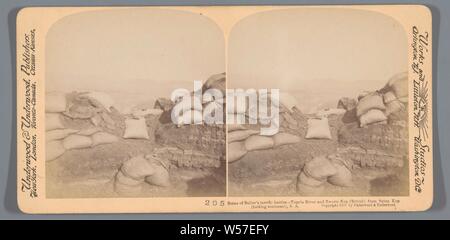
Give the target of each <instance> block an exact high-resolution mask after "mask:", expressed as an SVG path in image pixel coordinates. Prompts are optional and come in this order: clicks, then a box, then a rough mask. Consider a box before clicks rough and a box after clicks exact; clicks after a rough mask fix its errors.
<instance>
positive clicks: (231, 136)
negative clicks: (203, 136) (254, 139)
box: [227, 130, 259, 143]
mask: <svg viewBox="0 0 450 240" xmlns="http://www.w3.org/2000/svg"><path fill="white" fill-rule="evenodd" d="M258 133H259V131H257V130H237V131H233V132H230V133H228V135H227V141H228V142H229V143H231V142H237V141H242V140H244V139H247V138H248V137H250V136H251V135H254V134H258Z"/></svg>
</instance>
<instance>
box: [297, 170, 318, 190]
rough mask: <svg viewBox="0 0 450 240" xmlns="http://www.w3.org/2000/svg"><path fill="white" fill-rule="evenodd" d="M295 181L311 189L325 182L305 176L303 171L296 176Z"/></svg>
mask: <svg viewBox="0 0 450 240" xmlns="http://www.w3.org/2000/svg"><path fill="white" fill-rule="evenodd" d="M297 181H298V182H299V183H301V184H304V185H308V186H311V187H318V186H320V185H322V184H323V183H324V182H325V181H324V180H317V179H315V178H312V177H310V176H308V175H306V174H305V173H304V172H303V171H301V172H300V174H299V175H298V179H297Z"/></svg>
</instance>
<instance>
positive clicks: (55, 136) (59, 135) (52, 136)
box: [45, 128, 79, 142]
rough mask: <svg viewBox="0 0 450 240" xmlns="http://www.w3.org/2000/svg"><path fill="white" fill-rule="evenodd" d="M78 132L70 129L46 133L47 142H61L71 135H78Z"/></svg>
mask: <svg viewBox="0 0 450 240" xmlns="http://www.w3.org/2000/svg"><path fill="white" fill-rule="evenodd" d="M78 131H79V130H76V129H69V128H66V129H55V130H51V131H47V132H45V141H47V142H50V141H53V140H60V139H63V138H65V137H67V136H69V135H70V134H74V133H77V132H78Z"/></svg>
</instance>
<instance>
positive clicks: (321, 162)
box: [303, 156, 337, 181]
mask: <svg viewBox="0 0 450 240" xmlns="http://www.w3.org/2000/svg"><path fill="white" fill-rule="evenodd" d="M303 172H304V173H305V174H306V175H307V176H309V177H312V178H315V179H316V180H319V181H324V180H326V179H327V178H328V177H330V176H333V175H334V174H336V173H337V169H336V167H335V166H334V165H333V164H332V163H331V162H330V160H328V158H326V157H323V156H321V157H315V158H314V159H312V160H311V161H309V162H307V163H306V164H305V166H304V167H303Z"/></svg>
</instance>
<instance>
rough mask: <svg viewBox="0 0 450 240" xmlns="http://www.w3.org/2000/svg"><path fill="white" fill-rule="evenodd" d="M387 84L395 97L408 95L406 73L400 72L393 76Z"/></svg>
mask: <svg viewBox="0 0 450 240" xmlns="http://www.w3.org/2000/svg"><path fill="white" fill-rule="evenodd" d="M388 86H389V87H390V88H391V89H392V90H393V91H394V93H395V96H397V98H401V97H406V96H408V73H407V72H404V73H400V74H397V75H395V76H393V77H392V78H391V79H390V80H389V82H388Z"/></svg>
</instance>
